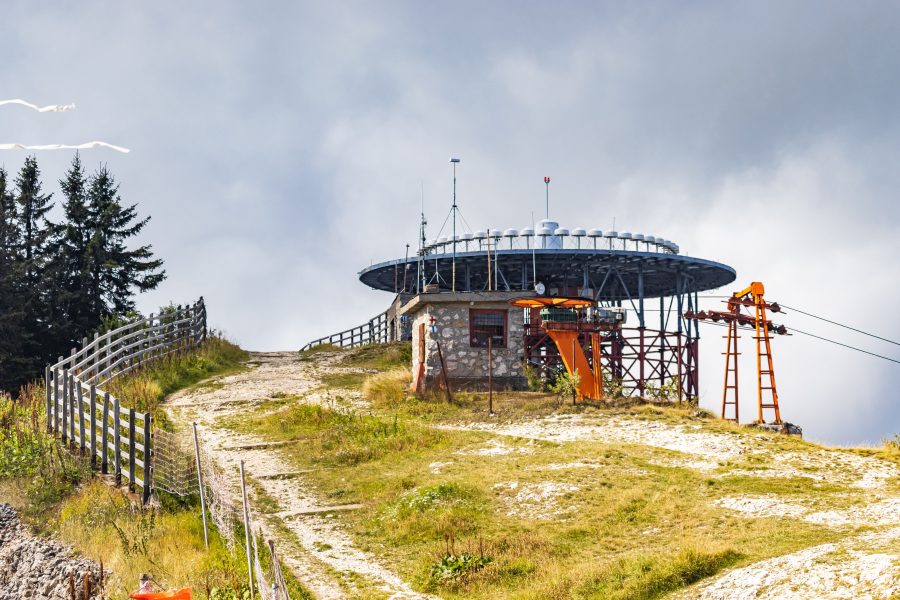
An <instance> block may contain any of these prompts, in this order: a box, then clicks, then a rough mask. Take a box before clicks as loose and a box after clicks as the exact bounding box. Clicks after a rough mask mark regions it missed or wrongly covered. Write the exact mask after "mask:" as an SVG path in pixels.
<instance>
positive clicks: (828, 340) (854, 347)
mask: <svg viewBox="0 0 900 600" xmlns="http://www.w3.org/2000/svg"><path fill="white" fill-rule="evenodd" d="M700 323H701V324H702V325H715V326H716V327H728V325H725V324H724V323H711V322H709V321H700ZM738 329H742V330H744V331H756V329H754V328H753V327H738ZM788 332H790V333H799V334H801V335H807V336H809V337H812V338H816V339H817V340H822V341H823V342H828V343H831V344H835V345H837V346H843V347H844V348H849V349H850V350H856V351H857V352H862V353H863V354H868V355H869V356H875V357H877V358H883V359H884V360H888V361H890V362H892V363H897V364H898V365H900V360H897V359H894V358H890V357H888V356H884V355H881V354H876V353H874V352H869V351H868V350H863V349H862V348H857V347H856V346H851V345H849V344H844V343H842V342H838V341H835V340H832V339H829V338H826V337H822V336H820V335H816V334H814V333H809V332H808V331H802V330H800V329H796V328H794V327H789V328H788Z"/></svg>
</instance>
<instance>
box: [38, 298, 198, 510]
mask: <svg viewBox="0 0 900 600" xmlns="http://www.w3.org/2000/svg"><path fill="white" fill-rule="evenodd" d="M206 334H207V329H206V306H205V304H204V303H203V298H202V297H201V298H200V300H198V301H197V302H196V303H194V304H191V305H188V306H184V307H182V306H177V307H175V308H172V309H170V310H164V311H163V312H162V313H161V314H159V315H150V316H149V317H146V318H140V319H136V320H134V321H132V322H130V323H127V324H125V325H123V326H122V327H119V328H117V329H113V330H111V331H107V332H106V333H104V334H103V335H99V334H94V339H93V340H92V341H90V342H88V340H87V339H84V340H82V344H81V350H78V349H76V348H73V349H72V353H71V355H70V356H69V357H68V358H63V357H59V361H58V362H56V363H55V364H52V365H49V366H47V368H46V370H45V373H44V377H45V380H46V384H47V385H46V388H47V398H46V400H47V430H48V431H50V432H52V433H53V434H55V435H56V436H58V437H59V438H60V440H62V442H63V444H65V445H67V446H68V447H69V448H71V449H73V450H76V451H78V452H80V453H81V454H83V455H87V456H90V460H91V465H93V466H97V467H99V469H100V471H101V472H102V473H104V474H106V473H111V474H112V475H114V476H115V480H116V485H121V484H122V483H127V485H128V489H129V490H131V491H135V490H136V489H137V488H141V497H142V498H143V500H144V502H146V501H147V500H149V499H150V493H151V491H152V489H153V419H152V418H151V416H150V414H149V413H138V412H135V410H134V409H133V408H127V407H124V406H121V405H120V403H119V399H118V398H115V397H113V396H112V395H111V394H110V393H109V392H107V391H104V390H103V389H101V386H103V385H105V384H106V383H108V382H109V381H111V380H112V379H114V378H116V377H118V376H120V375H123V374H125V373H128V372H129V371H131V370H133V369H135V368H137V367H140V366H141V365H143V364H145V363H146V362H147V361H150V360H157V359H159V358H161V357H163V356H166V355H168V354H172V353H173V352H178V351H183V350H187V349H190V348H193V347H194V346H196V345H198V344H200V343H201V342H202V341H203V340H205V339H206Z"/></svg>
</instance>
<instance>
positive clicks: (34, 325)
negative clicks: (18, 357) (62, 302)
mask: <svg viewBox="0 0 900 600" xmlns="http://www.w3.org/2000/svg"><path fill="white" fill-rule="evenodd" d="M40 176H41V174H40V170H39V169H38V164H37V160H36V159H35V158H34V157H33V156H29V157H28V158H26V159H25V164H24V165H23V166H22V169H21V170H20V171H19V176H18V177H17V178H16V212H17V215H16V216H17V232H16V234H17V236H18V240H17V242H18V252H17V257H16V259H17V261H18V267H19V268H18V276H19V282H20V291H19V293H20V295H21V298H22V301H23V311H24V324H25V328H26V330H27V334H28V335H27V336H26V338H25V339H23V349H22V358H23V360H24V361H25V364H26V365H27V373H28V374H30V375H31V376H37V375H38V374H39V373H40V372H41V371H42V370H43V367H44V365H45V364H46V363H47V362H48V361H49V360H50V359H51V358H52V356H53V353H52V349H51V347H52V345H53V337H52V332H51V331H50V329H49V316H50V313H51V311H50V298H49V295H50V294H49V290H50V289H51V281H50V278H49V274H48V272H47V264H48V258H49V256H48V254H49V242H50V237H51V234H52V233H53V230H54V227H53V225H52V224H51V223H50V222H49V221H48V220H47V213H48V212H49V211H50V209H51V208H52V207H53V204H52V203H51V199H52V194H44V193H42V191H41V178H40Z"/></svg>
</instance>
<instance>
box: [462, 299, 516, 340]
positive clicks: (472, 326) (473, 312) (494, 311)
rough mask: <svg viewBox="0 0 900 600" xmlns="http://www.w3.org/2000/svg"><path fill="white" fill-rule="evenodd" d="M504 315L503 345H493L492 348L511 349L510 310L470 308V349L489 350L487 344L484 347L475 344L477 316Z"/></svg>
mask: <svg viewBox="0 0 900 600" xmlns="http://www.w3.org/2000/svg"><path fill="white" fill-rule="evenodd" d="M480 314H481V315H485V314H490V315H498V314H502V315H503V344H502V345H498V344H496V343H494V344H492V348H507V347H509V309H507V308H470V309H469V347H470V348H487V342H485V344H484V345H483V346H482V345H478V344H476V343H474V339H475V332H476V328H475V316H476V315H480Z"/></svg>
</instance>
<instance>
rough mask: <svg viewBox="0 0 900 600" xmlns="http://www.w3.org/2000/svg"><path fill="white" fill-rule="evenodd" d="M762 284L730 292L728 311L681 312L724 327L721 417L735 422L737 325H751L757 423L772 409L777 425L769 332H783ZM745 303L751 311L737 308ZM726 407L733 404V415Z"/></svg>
mask: <svg viewBox="0 0 900 600" xmlns="http://www.w3.org/2000/svg"><path fill="white" fill-rule="evenodd" d="M764 294H765V287H764V286H763V284H762V283H760V282H759V281H754V282H753V283H751V284H750V285H749V286H748V287H747V288H745V289H743V290H741V291H740V292H735V293H734V294H732V296H731V298H729V299H728V311H727V312H722V311H713V310H711V311H702V310H701V311H699V312H693V311H688V312H686V313H685V314H684V316H685V318H687V319H694V320H702V321H706V320H708V321H713V322H715V323H718V322H719V321H722V322H723V324H724V325H725V327H727V328H728V334H727V335H725V336H723V337H724V338H725V340H726V342H725V352H723V354H724V355H725V385H724V388H723V390H722V418H723V419H727V420H732V421H735V422H737V421H738V420H739V415H738V395H739V394H738V356H739V354H740V353H739V352H738V342H737V340H738V329H739V328H741V326H742V327H743V328H745V329H746V328H753V330H754V332H755V335H754V336H753V338H754V339H755V340H756V373H757V404H758V407H759V413H758V419H757V423H765V422H766V421H765V411H766V410H771V411H773V412H774V420H773V421H772V423H774V424H776V425H780V424H781V423H782V421H781V411H780V410H779V408H778V388H777V387H776V386H775V365H774V362H773V360H772V339H771V337H772V334H773V333H777V334H779V335H784V334H786V333H787V330H786V329H785V327H784V325H775V324H773V323H772V322H771V321H770V320H769V318H768V315H767V313H766V311H767V310H768V311H771V312H779V311H780V310H781V308H780V307H779V306H778V304H776V303H774V302H773V303H768V302H766V300H765V298H764V297H763V296H764ZM743 307H746V308H748V309H752V310H753V315H748V314H745V313H743V312H741V309H742V308H743ZM729 407H733V416H730V415H729V410H728V409H729Z"/></svg>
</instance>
